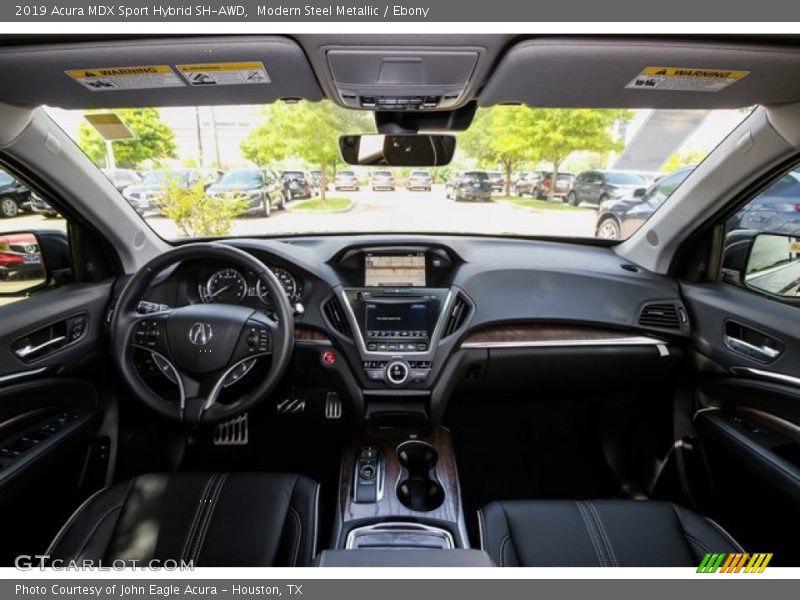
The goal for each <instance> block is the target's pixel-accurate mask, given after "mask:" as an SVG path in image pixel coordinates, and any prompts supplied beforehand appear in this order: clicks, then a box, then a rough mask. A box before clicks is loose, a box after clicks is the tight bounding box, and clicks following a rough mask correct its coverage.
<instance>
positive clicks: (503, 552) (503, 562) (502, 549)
mask: <svg viewBox="0 0 800 600" xmlns="http://www.w3.org/2000/svg"><path fill="white" fill-rule="evenodd" d="M510 539H511V534H510V533H507V534H506V536H505V537H504V538H503V540H502V541H501V542H500V566H501V567H505V566H506V543H507V542H508V541H509V540H510Z"/></svg>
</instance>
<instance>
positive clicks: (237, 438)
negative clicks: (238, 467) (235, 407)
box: [214, 413, 250, 446]
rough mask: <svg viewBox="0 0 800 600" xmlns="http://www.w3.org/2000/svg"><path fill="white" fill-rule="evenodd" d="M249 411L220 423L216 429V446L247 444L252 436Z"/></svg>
mask: <svg viewBox="0 0 800 600" xmlns="http://www.w3.org/2000/svg"><path fill="white" fill-rule="evenodd" d="M247 423H248V422H247V413H244V414H243V415H242V416H240V417H236V418H235V419H229V420H227V421H223V422H222V423H218V424H217V427H216V428H215V429H214V445H215V446H246V445H247V442H248V439H249V437H250V433H249V427H248V424H247Z"/></svg>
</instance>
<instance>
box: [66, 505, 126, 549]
mask: <svg viewBox="0 0 800 600" xmlns="http://www.w3.org/2000/svg"><path fill="white" fill-rule="evenodd" d="M123 506H125V505H124V504H116V505H114V506H112V507H111V508H109V509H108V510H107V511H106V512H105V513H103V516H101V517H100V519H99V520H98V521H97V523H95V525H94V527H92V529H91V530H90V531H89V535H87V536H86V539H85V540H83V543H82V544H81V545H80V547H79V548H78V550H77V552H76V553H75V558H76V559H77V558H80V555H81V554H82V553H83V551H84V550H85V549H86V546H88V545H89V542H90V541H91V540H92V537H93V536H94V534H95V533H97V530H98V529H99V528H100V525H102V524H103V522H104V521H105V520H106V519H107V518H108V516H109V515H110V514H111V513H113V512H114V511H117V510H119V509H120V508H122V507H123Z"/></svg>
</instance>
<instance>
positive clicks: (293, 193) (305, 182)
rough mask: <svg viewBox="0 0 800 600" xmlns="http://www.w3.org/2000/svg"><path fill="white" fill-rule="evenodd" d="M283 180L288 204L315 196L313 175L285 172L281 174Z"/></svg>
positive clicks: (284, 193) (301, 172) (303, 172)
mask: <svg viewBox="0 0 800 600" xmlns="http://www.w3.org/2000/svg"><path fill="white" fill-rule="evenodd" d="M281 178H282V179H283V196H284V197H285V198H286V202H291V201H292V200H297V199H298V198H311V197H312V196H313V195H314V185H313V183H312V182H311V175H309V174H308V173H306V172H305V171H284V172H283V173H281Z"/></svg>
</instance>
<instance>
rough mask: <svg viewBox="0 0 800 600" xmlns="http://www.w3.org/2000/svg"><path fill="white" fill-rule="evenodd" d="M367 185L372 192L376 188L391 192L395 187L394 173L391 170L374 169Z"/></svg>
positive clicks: (376, 189)
mask: <svg viewBox="0 0 800 600" xmlns="http://www.w3.org/2000/svg"><path fill="white" fill-rule="evenodd" d="M369 185H370V187H371V188H372V191H373V192H376V191H378V190H389V191H390V192H393V191H394V189H395V180H394V174H393V173H392V172H391V171H374V172H373V173H372V178H371V180H370V183H369Z"/></svg>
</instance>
